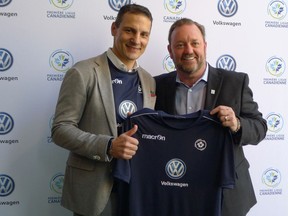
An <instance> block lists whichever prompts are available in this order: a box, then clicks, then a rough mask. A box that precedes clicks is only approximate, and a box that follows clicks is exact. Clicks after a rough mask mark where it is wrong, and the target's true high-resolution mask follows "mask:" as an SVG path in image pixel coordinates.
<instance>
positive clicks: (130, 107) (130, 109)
mask: <svg viewBox="0 0 288 216" xmlns="http://www.w3.org/2000/svg"><path fill="white" fill-rule="evenodd" d="M136 111H137V107H136V104H135V103H134V102H133V101H130V100H125V101H122V102H121V103H120V105H119V115H120V116H121V118H123V119H126V118H127V115H128V113H131V114H132V113H134V112H136Z"/></svg>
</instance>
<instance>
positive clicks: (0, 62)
mask: <svg viewBox="0 0 288 216" xmlns="http://www.w3.org/2000/svg"><path fill="white" fill-rule="evenodd" d="M12 64H13V56H12V54H11V53H10V52H9V51H8V50H7V49H3V48H0V72H1V71H6V70H8V69H9V68H10V67H11V66H12Z"/></svg>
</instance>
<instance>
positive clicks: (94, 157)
mask: <svg viewBox="0 0 288 216" xmlns="http://www.w3.org/2000/svg"><path fill="white" fill-rule="evenodd" d="M93 159H94V160H100V159H101V157H100V156H99V155H94V156H93Z"/></svg>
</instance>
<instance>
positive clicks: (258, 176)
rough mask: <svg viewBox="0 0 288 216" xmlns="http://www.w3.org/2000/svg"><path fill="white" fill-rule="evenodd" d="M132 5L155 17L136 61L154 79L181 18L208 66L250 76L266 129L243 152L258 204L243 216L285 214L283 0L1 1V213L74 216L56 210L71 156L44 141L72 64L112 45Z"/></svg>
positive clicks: (163, 69) (164, 68)
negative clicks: (202, 46)
mask: <svg viewBox="0 0 288 216" xmlns="http://www.w3.org/2000/svg"><path fill="white" fill-rule="evenodd" d="M128 3H138V4H142V5H144V6H146V7H148V8H149V9H150V10H151V12H152V14H153V17H154V22H153V27H152V34H151V39H150V42H149V45H148V48H147V50H146V53H145V54H144V55H143V56H142V57H141V59H140V64H141V65H142V66H143V67H144V68H146V69H147V70H148V71H149V72H150V73H151V74H152V75H158V74H161V73H169V72H170V71H173V70H174V64H173V62H172V60H171V59H170V57H169V54H168V51H167V44H168V41H167V36H168V30H169V27H170V26H171V24H172V23H173V22H174V21H175V20H177V19H180V18H182V17H189V18H192V19H194V20H196V21H198V22H200V23H202V24H203V25H204V26H205V27H206V31H207V42H208V50H207V52H208V54H207V58H208V61H209V63H210V64H211V65H213V66H215V67H221V68H226V69H229V70H232V71H243V72H246V73H248V74H249V77H250V87H251V88H252V90H253V92H254V99H255V100H256V101H257V102H258V104H259V106H260V110H261V112H262V113H263V116H264V118H266V120H267V123H268V132H267V136H266V138H265V140H263V141H262V142H261V143H260V144H259V145H258V146H247V147H245V152H246V155H247V158H248V160H249V161H250V164H251V169H250V170H251V175H252V179H253V183H254V186H255V192H256V194H257V199H258V204H257V205H256V206H255V207H254V208H253V209H252V210H251V211H250V212H249V216H259V215H263V216H266V215H274V216H285V215H288V205H287V200H288V192H287V190H288V166H287V164H288V157H287V152H288V146H287V137H286V136H287V126H286V124H285V122H287V118H288V109H287V108H288V107H287V106H288V105H287V101H286V102H285V100H287V99H286V96H285V95H286V94H287V92H288V91H287V90H288V88H287V83H286V82H287V66H286V64H287V63H288V43H287V38H288V16H287V6H288V1H287V0H285V1H282V0H254V1H241V0H217V1H211V0H202V1H196V0H157V1H156V0H137V1H129V0H126V1H125V0H85V1H83V0H81V1H80V0H42V1H36V0H26V1H19V0H0V29H1V31H0V215H3V216H19V215H29V216H38V215H41V216H51V215H61V216H65V215H67V216H68V215H71V213H70V212H69V211H67V210H66V209H64V208H62V207H61V206H60V199H61V193H62V186H63V178H64V169H65V162H66V158H67V155H68V152H67V151H66V150H64V149H61V148H60V147H58V146H56V145H55V144H54V143H53V141H52V140H51V135H50V129H51V122H52V120H53V114H54V109H55V105H56V101H57V98H58V92H59V88H60V85H61V82H62V80H63V77H64V76H65V72H66V71H67V70H68V69H69V68H70V67H71V66H72V65H73V64H74V63H76V62H77V61H79V60H82V59H86V58H90V57H92V56H96V55H98V54H101V53H103V52H105V51H106V50H107V49H108V48H109V47H111V46H112V42H113V40H112V36H111V34H110V26H111V23H112V22H113V21H114V20H115V18H116V14H117V11H118V10H119V8H120V7H121V6H122V5H124V4H128ZM232 94H233V93H232Z"/></svg>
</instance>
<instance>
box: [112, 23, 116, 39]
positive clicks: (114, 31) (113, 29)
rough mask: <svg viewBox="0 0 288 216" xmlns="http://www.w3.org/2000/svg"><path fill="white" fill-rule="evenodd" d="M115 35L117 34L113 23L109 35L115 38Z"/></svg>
mask: <svg viewBox="0 0 288 216" xmlns="http://www.w3.org/2000/svg"><path fill="white" fill-rule="evenodd" d="M116 33H117V27H116V24H115V22H113V23H112V25H111V35H112V36H115V35H116Z"/></svg>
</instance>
